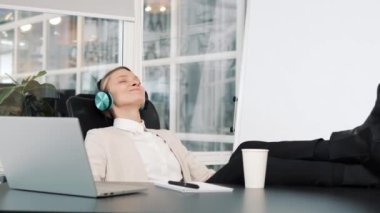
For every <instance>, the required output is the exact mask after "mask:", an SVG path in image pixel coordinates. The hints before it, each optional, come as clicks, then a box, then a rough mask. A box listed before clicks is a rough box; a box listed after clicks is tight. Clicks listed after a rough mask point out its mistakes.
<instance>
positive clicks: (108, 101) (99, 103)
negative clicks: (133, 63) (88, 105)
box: [94, 67, 148, 112]
mask: <svg viewBox="0 0 380 213" xmlns="http://www.w3.org/2000/svg"><path fill="white" fill-rule="evenodd" d="M121 68H123V69H125V70H128V71H131V70H130V69H128V68H127V67H117V68H115V69H114V70H117V69H121ZM111 72H113V70H111V71H110V73H111ZM101 82H102V79H100V80H99V81H98V82H97V84H96V85H97V87H98V92H97V93H96V94H95V100H94V101H95V106H96V108H97V109H98V110H100V111H102V112H104V111H107V110H109V109H111V107H112V105H113V98H112V95H111V94H110V93H109V92H108V91H105V90H102V89H101ZM146 99H148V95H147V93H145V100H146ZM144 108H145V103H144V104H143V105H142V106H141V108H140V111H141V110H143V109H144Z"/></svg>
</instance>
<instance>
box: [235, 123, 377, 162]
mask: <svg viewBox="0 0 380 213" xmlns="http://www.w3.org/2000/svg"><path fill="white" fill-rule="evenodd" d="M371 141H372V134H371V130H370V129H364V130H361V131H359V132H358V133H357V134H352V135H348V136H346V137H343V138H339V139H337V140H331V141H326V140H323V139H317V140H311V141H282V142H269V143H268V142H261V141H247V142H244V143H242V144H241V145H240V146H239V147H238V148H237V149H236V150H235V152H234V153H233V154H232V156H231V158H234V157H235V156H237V155H240V154H241V149H268V150H269V153H268V155H269V156H271V157H277V158H284V159H302V160H316V161H332V162H342V163H350V164H355V163H360V164H362V163H365V162H367V161H368V160H369V159H370V155H371V148H370V146H371ZM379 154H380V153H379Z"/></svg>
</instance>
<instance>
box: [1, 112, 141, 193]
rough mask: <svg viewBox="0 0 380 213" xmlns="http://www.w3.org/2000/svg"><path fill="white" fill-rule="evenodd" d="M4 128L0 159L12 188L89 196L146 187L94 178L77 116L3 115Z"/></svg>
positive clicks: (2, 125)
mask: <svg viewBox="0 0 380 213" xmlns="http://www.w3.org/2000/svg"><path fill="white" fill-rule="evenodd" d="M0 129H1V140H0V161H1V162H2V164H3V167H4V173H5V176H6V178H7V182H8V185H9V187H10V188H12V189H22V190H31V191H39V192H50V193H59V194H68V195H78V196H86V197H106V196H113V195H121V194H130V193H136V192H141V191H143V190H145V189H146V187H144V186H136V185H135V184H132V183H125V184H116V183H96V182H95V181H94V180H93V176H92V173H91V167H90V164H89V161H88V158H87V153H86V150H85V146H84V142H83V138H82V133H81V130H80V126H79V121H78V119H77V118H58V117H49V118H47V117H0Z"/></svg>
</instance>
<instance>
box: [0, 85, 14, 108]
mask: <svg viewBox="0 0 380 213" xmlns="http://www.w3.org/2000/svg"><path fill="white" fill-rule="evenodd" d="M16 89H17V87H15V86H11V87H4V88H1V89H0V104H2V103H3V102H4V101H5V100H6V99H7V98H8V97H9V96H11V95H12V94H13V93H14V92H15V91H16Z"/></svg>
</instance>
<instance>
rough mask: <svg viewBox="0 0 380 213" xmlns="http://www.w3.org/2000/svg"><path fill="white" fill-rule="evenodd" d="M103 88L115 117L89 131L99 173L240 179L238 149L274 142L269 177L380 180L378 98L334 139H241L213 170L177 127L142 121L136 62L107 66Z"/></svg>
mask: <svg viewBox="0 0 380 213" xmlns="http://www.w3.org/2000/svg"><path fill="white" fill-rule="evenodd" d="M98 88H99V90H101V91H104V92H106V93H108V94H109V95H110V96H111V97H112V98H110V99H111V100H112V103H111V105H110V106H111V107H110V108H109V109H106V110H105V112H104V113H105V115H106V116H109V117H112V118H113V119H114V125H113V126H112V127H107V128H100V129H93V130H90V131H89V132H88V133H87V136H86V140H85V145H86V149H87V153H88V157H89V160H90V164H91V168H92V172H93V175H94V178H95V180H97V181H153V180H175V181H180V180H183V181H206V182H209V183H224V184H240V185H243V184H244V175H243V165H242V154H241V149H243V148H265V149H269V156H268V165H267V175H266V184H285V185H292V184H295V185H322V186H344V185H350V186H353V185H354V186H378V185H379V178H378V175H379V169H378V168H379V166H377V165H379V164H380V160H379V159H380V157H379V156H380V146H378V145H377V144H378V143H377V139H376V137H377V136H376V137H374V136H373V134H372V133H371V132H380V131H379V130H380V125H378V124H380V122H378V121H377V120H376V119H374V117H376V116H377V114H379V113H380V103H376V105H375V108H374V111H375V112H374V111H373V112H372V113H371V115H370V118H371V119H370V118H369V119H367V121H368V120H370V122H367V124H366V123H365V124H366V125H362V126H361V127H360V128H356V129H355V130H354V131H345V132H341V133H333V135H332V137H331V138H330V140H323V139H317V140H312V141H285V142H284V141H283V142H278V143H275V142H272V143H267V142H259V141H249V142H245V143H242V144H241V145H240V146H239V147H238V148H237V150H235V152H234V153H233V154H232V156H231V158H230V161H229V162H228V163H227V164H226V165H225V166H224V167H223V168H221V169H220V170H219V171H218V172H217V173H215V172H214V171H213V170H210V169H208V168H207V167H206V166H205V165H202V164H201V163H200V162H198V161H197V160H196V159H195V158H194V156H193V155H192V154H191V153H190V152H189V151H187V149H186V148H185V147H184V146H183V145H182V144H181V142H180V140H179V139H178V138H177V137H176V136H175V134H173V133H172V132H170V131H168V130H152V129H147V128H145V125H144V121H143V120H142V119H141V117H140V114H139V109H140V107H141V106H142V105H143V104H144V102H145V90H144V88H143V86H142V85H141V82H140V80H139V79H138V78H137V76H136V75H135V74H134V73H133V72H132V71H131V70H129V69H128V68H126V67H117V68H115V69H113V70H111V71H109V72H108V73H107V74H106V75H105V76H104V78H103V79H101V81H100V82H99V83H98ZM378 93H380V86H379V91H378ZM377 108H379V109H377ZM369 123H370V124H369ZM374 138H375V139H374ZM379 141H380V140H379ZM379 143H380V142H379Z"/></svg>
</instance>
